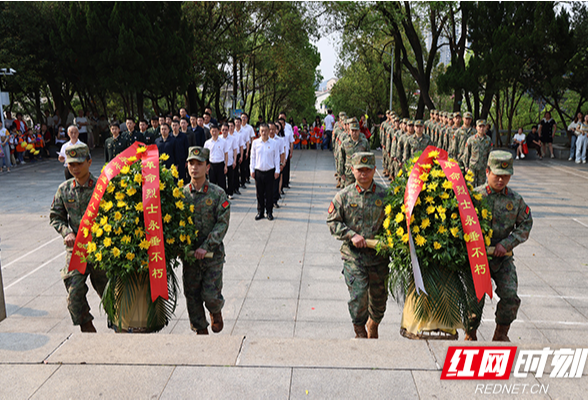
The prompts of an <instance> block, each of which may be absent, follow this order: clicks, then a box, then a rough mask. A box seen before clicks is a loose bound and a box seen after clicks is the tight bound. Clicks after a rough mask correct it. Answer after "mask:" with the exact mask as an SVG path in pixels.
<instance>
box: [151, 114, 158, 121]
mask: <svg viewBox="0 0 588 400" xmlns="http://www.w3.org/2000/svg"><path fill="white" fill-rule="evenodd" d="M151 121H159V117H158V116H157V115H154V116H152V117H151Z"/></svg>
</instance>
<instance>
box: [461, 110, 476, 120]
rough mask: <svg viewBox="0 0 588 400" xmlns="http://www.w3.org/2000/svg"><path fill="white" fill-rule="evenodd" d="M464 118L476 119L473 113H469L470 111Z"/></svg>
mask: <svg viewBox="0 0 588 400" xmlns="http://www.w3.org/2000/svg"><path fill="white" fill-rule="evenodd" d="M463 117H464V118H469V119H473V118H474V116H473V115H472V113H471V112H469V111H468V112H466V113H465V114H464V115H463Z"/></svg>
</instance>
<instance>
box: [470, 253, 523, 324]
mask: <svg viewBox="0 0 588 400" xmlns="http://www.w3.org/2000/svg"><path fill="white" fill-rule="evenodd" d="M490 276H491V277H492V279H493V280H494V283H495V284H496V294H497V295H498V297H500V300H499V301H498V304H497V305H496V318H495V321H496V323H497V324H499V325H510V324H511V323H512V322H513V321H514V320H515V319H516V318H517V313H518V311H519V307H520V305H521V299H520V298H519V296H518V295H517V289H518V286H519V282H518V278H517V270H516V267H515V265H514V260H513V258H512V257H501V258H500V259H495V260H492V261H491V262H490ZM483 308H484V299H482V301H481V302H480V309H483ZM481 319H482V315H479V316H476V317H475V318H474V319H473V323H472V325H473V326H472V327H473V328H474V329H476V328H477V327H478V326H479V325H480V321H481Z"/></svg>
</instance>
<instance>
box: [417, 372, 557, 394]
mask: <svg viewBox="0 0 588 400" xmlns="http://www.w3.org/2000/svg"><path fill="white" fill-rule="evenodd" d="M412 376H413V378H414V383H415V384H416V388H417V392H418V397H419V398H421V399H456V398H467V399H487V398H489V397H491V398H517V399H518V398H523V399H524V398H531V399H549V398H550V396H546V395H544V394H542V395H538V394H533V393H531V389H532V387H533V385H539V383H538V381H537V380H536V379H535V378H533V377H527V378H512V377H511V378H510V379H509V380H504V381H503V380H487V381H486V380H471V381H470V380H441V379H440V378H441V371H412ZM525 384H526V385H527V386H526V387H525V386H524V385H525ZM487 385H488V387H487ZM505 385H506V388H505ZM511 385H518V386H516V389H515V388H513V387H512V386H511ZM535 389H536V390H539V386H534V389H533V390H535ZM504 390H511V391H512V390H516V391H517V394H516V395H513V394H510V395H509V394H505V393H503V391H504ZM523 390H525V393H523ZM485 391H488V392H485ZM493 391H496V394H492V392H493ZM550 394H551V393H550Z"/></svg>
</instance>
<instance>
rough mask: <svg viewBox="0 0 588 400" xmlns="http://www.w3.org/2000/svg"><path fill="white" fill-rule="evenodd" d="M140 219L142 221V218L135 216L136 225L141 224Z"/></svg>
mask: <svg viewBox="0 0 588 400" xmlns="http://www.w3.org/2000/svg"><path fill="white" fill-rule="evenodd" d="M139 221H140V220H139V217H136V218H135V225H139Z"/></svg>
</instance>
